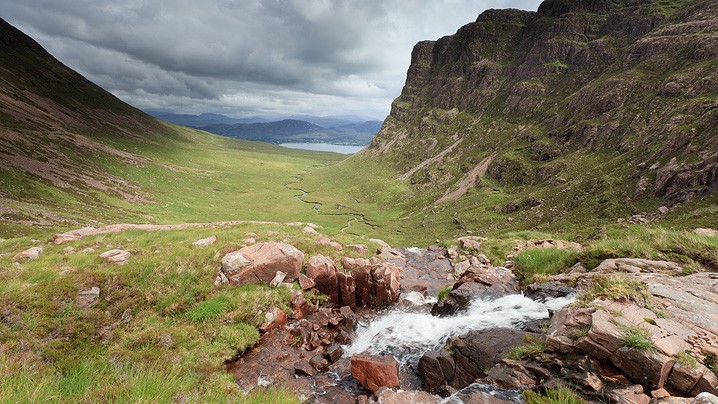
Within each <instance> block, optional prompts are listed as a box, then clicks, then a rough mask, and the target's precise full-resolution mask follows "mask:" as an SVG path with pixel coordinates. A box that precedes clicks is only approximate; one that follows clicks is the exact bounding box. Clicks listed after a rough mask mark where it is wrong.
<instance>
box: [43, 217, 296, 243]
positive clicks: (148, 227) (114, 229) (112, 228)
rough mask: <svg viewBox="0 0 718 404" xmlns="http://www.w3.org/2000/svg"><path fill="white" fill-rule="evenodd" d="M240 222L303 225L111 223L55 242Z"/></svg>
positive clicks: (63, 235) (65, 235) (74, 232)
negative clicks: (135, 231)
mask: <svg viewBox="0 0 718 404" xmlns="http://www.w3.org/2000/svg"><path fill="white" fill-rule="evenodd" d="M240 224H278V225H284V226H295V227H298V226H303V225H304V224H305V223H301V222H289V223H281V222H266V221H258V220H230V221H226V222H208V223H178V224H129V223H121V224H111V225H109V226H103V227H83V228H82V229H77V230H71V231H67V232H65V233H60V234H56V235H55V236H54V241H55V244H64V243H67V242H69V241H75V240H81V239H83V238H85V237H87V236H95V235H98V234H107V233H118V232H121V231H125V230H143V231H163V230H182V229H190V228H196V227H222V226H236V225H240Z"/></svg>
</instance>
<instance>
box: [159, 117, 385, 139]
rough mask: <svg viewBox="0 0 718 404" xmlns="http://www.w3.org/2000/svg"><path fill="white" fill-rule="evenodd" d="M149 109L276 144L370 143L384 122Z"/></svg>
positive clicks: (209, 128) (198, 126)
mask: <svg viewBox="0 0 718 404" xmlns="http://www.w3.org/2000/svg"><path fill="white" fill-rule="evenodd" d="M146 112H147V113H149V114H151V115H152V116H155V117H157V118H159V119H162V120H164V121H167V122H170V123H173V124H175V125H181V126H188V127H191V128H195V129H201V130H204V131H207V132H211V133H215V134H217V135H222V136H227V137H233V138H237V139H245V140H254V141H260V142H267V143H272V144H280V143H288V142H302V143H332V144H342V145H354V146H366V145H368V144H369V143H370V142H371V140H372V138H373V137H374V135H375V134H376V133H377V132H379V129H380V128H381V124H382V122H381V121H362V118H361V117H357V116H351V115H347V116H344V115H341V116H328V117H319V116H313V115H294V116H293V117H290V118H288V119H272V118H268V117H250V118H231V117H228V116H226V115H222V114H212V113H204V114H200V115H188V114H174V113H170V112H164V111H152V110H148V111H146Z"/></svg>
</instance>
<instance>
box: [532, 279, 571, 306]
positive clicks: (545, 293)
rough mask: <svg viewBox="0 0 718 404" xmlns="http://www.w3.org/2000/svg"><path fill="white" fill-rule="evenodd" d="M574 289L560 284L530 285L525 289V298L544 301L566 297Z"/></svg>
mask: <svg viewBox="0 0 718 404" xmlns="http://www.w3.org/2000/svg"><path fill="white" fill-rule="evenodd" d="M575 292H576V289H575V288H572V287H569V286H566V285H565V284H563V283H561V282H555V281H554V282H544V283H532V284H530V285H529V286H528V287H526V296H528V297H530V298H531V299H533V300H538V301H545V300H546V299H549V298H557V297H566V296H568V295H570V294H572V293H575Z"/></svg>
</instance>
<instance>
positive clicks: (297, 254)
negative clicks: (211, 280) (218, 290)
mask: <svg viewBox="0 0 718 404" xmlns="http://www.w3.org/2000/svg"><path fill="white" fill-rule="evenodd" d="M303 261H304V253H303V252H301V251H299V250H297V249H296V248H294V246H291V245H289V244H285V243H258V244H254V245H251V246H248V247H244V248H242V249H241V250H239V251H234V252H231V253H229V254H226V255H225V256H224V257H223V258H222V272H223V273H224V275H225V276H226V277H227V279H228V280H229V283H230V284H231V285H243V284H245V283H250V282H264V283H269V282H271V281H272V279H274V277H275V276H276V274H277V271H280V272H284V273H285V274H286V277H285V279H286V280H287V281H294V280H295V279H297V278H298V277H299V272H300V271H301V269H302V264H303Z"/></svg>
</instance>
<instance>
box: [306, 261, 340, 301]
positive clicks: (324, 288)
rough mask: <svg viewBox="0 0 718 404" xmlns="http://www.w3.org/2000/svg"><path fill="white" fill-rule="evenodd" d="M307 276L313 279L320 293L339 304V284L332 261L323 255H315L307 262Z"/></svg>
mask: <svg viewBox="0 0 718 404" xmlns="http://www.w3.org/2000/svg"><path fill="white" fill-rule="evenodd" d="M307 277H309V278H311V279H313V280H314V282H315V283H316V288H317V290H318V291H319V292H320V293H323V294H325V295H327V296H329V300H330V301H331V302H332V303H333V304H339V285H338V284H337V270H336V267H335V266H334V261H332V259H331V258H329V257H325V256H323V255H315V256H313V257H311V258H310V259H309V262H307Z"/></svg>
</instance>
